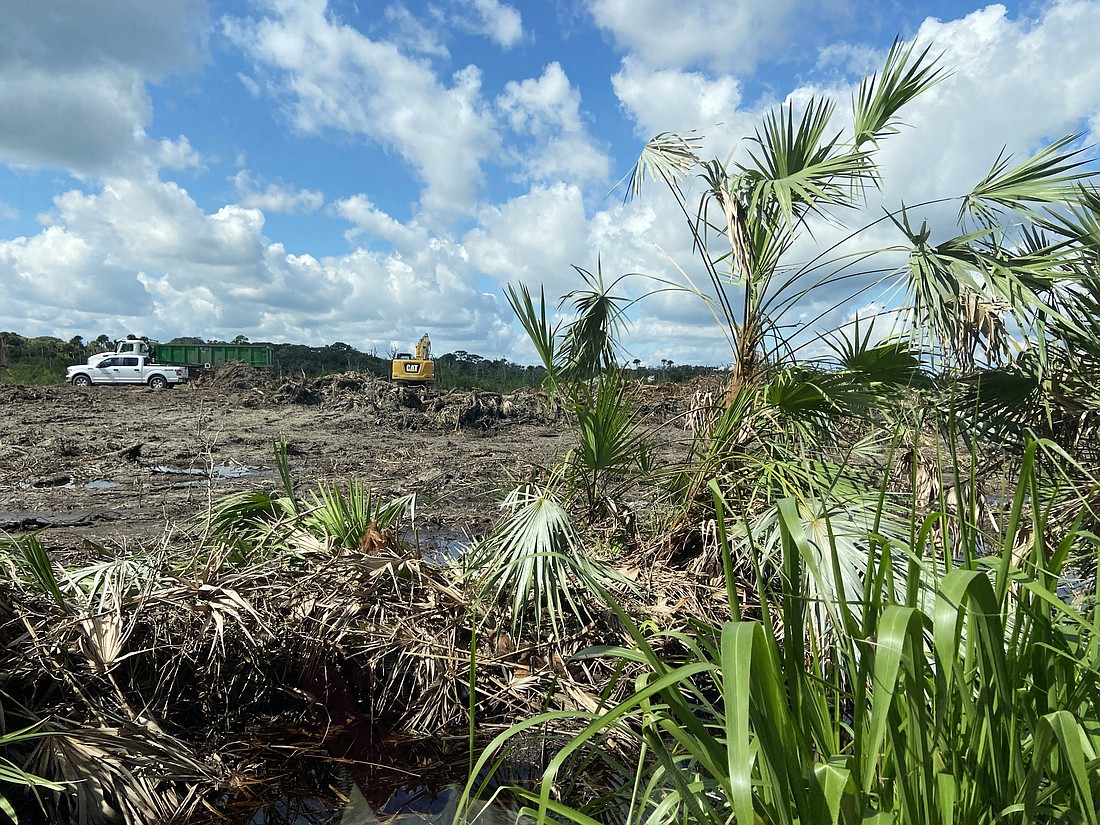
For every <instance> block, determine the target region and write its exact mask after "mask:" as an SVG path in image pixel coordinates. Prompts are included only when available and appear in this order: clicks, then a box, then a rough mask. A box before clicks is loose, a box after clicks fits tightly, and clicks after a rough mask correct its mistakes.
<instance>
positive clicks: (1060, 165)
mask: <svg viewBox="0 0 1100 825" xmlns="http://www.w3.org/2000/svg"><path fill="white" fill-rule="evenodd" d="M1080 138H1081V135H1079V134H1071V135H1066V136H1065V137H1063V138H1061V139H1059V140H1056V141H1054V143H1051V144H1050V145H1049V146H1044V147H1043V148H1042V149H1040V150H1039V151H1038V152H1036V153H1035V154H1034V155H1032V156H1031V157H1030V158H1028V159H1027V160H1025V161H1023V162H1022V163H1019V164H1017V165H1016V166H1011V165H1010V164H1011V161H1012V158H1011V156H1009V155H1006V154H1005V153H1004V152H1003V151H1002V152H1001V154H999V155H998V156H997V160H996V161H995V162H994V164H993V167H992V168H991V169H990V170H989V172H988V173H987V174H986V176H985V177H984V178H982V180H981V181H980V182H979V183H978V185H977V186H975V187H974V188H973V189H972V190H971V191H970V194H968V195H967V196H966V197H965V198H964V199H963V203H962V206H961V207H960V209H959V219H960V220H962V218H963V216H964V215H966V214H969V215H970V216H971V217H973V218H974V219H975V220H977V221H978V222H979V223H981V224H983V225H989V226H992V225H995V224H996V222H997V220H998V215H999V213H1000V210H1001V209H1008V210H1012V211H1016V212H1020V213H1023V214H1025V215H1035V214H1036V212H1035V210H1034V209H1033V207H1034V206H1036V205H1039V204H1055V203H1056V204H1075V203H1077V202H1078V199H1079V198H1080V197H1081V195H1082V188H1081V186H1080V184H1081V182H1082V181H1085V180H1088V179H1089V178H1091V177H1092V173H1091V172H1090V171H1089V170H1088V168H1087V166H1088V163H1089V159H1088V158H1087V157H1085V156H1084V151H1085V149H1084V147H1080V146H1079V147H1077V148H1070V147H1072V146H1073V144H1075V143H1077V141H1078V140H1080Z"/></svg>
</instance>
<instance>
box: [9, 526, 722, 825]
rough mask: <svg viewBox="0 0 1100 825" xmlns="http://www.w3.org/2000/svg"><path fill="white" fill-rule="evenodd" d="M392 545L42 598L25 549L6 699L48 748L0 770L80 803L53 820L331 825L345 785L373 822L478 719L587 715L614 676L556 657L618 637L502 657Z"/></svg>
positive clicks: (466, 606)
mask: <svg viewBox="0 0 1100 825" xmlns="http://www.w3.org/2000/svg"><path fill="white" fill-rule="evenodd" d="M389 544H390V546H391V547H393V548H394V549H393V550H391V549H386V548H375V552H366V551H349V550H347V549H340V548H333V547H332V546H331V545H326V544H324V543H320V544H318V543H316V542H312V543H311V542H308V541H306V542H302V543H300V544H297V545H295V546H294V547H293V548H292V552H291V554H290V555H289V556H288V557H286V558H281V559H279V560H278V561H277V562H276V560H274V559H265V560H256V562H254V563H250V564H244V563H240V562H239V561H238V562H236V563H235V562H233V561H232V560H231V559H229V558H226V557H223V556H220V555H218V554H217V553H211V554H209V555H206V556H205V557H193V558H191V559H189V560H185V559H182V558H180V557H178V556H171V557H169V556H168V555H167V554H166V553H165V552H164V551H163V550H162V551H159V552H158V551H155V550H152V551H150V550H142V551H138V552H134V553H132V554H130V555H126V556H122V557H119V556H117V555H114V557H112V558H106V557H104V558H97V559H95V560H93V561H92V562H91V563H89V564H88V565H87V566H85V567H83V568H80V569H70V570H69V572H68V575H67V576H66V577H65V578H64V579H62V580H61V582H60V587H59V588H57V589H54V588H51V587H44V585H45V584H46V582H47V581H48V577H46V578H41V577H38V578H36V577H35V576H34V575H33V572H32V571H33V566H34V565H33V562H34V558H35V550H34V547H33V544H29V545H28V544H24V545H23V547H22V552H21V553H20V555H19V556H18V557H17V556H15V555H13V556H11V557H12V558H13V559H16V558H17V559H18V560H17V562H16V563H15V564H14V565H13V566H12V567H11V568H10V569H9V571H8V572H9V574H10V575H9V576H8V577H6V578H7V581H6V582H5V583H4V585H3V586H4V589H5V590H6V591H7V592H6V596H5V598H4V599H3V604H5V605H6V606H7V609H6V612H5V614H4V615H3V616H0V638H2V640H3V642H4V646H3V653H2V654H0V659H2V661H0V672H3V673H4V679H3V684H2V686H0V690H2V695H3V707H4V709H5V714H6V716H7V722H8V726H9V729H12V728H15V727H22V726H25V725H28V724H35V723H36V724H39V725H41V726H42V727H41V729H42V730H43V731H49V732H50V735H49V736H46V737H45V738H41V739H31V740H28V741H27V742H26V743H25V744H24V745H22V746H16V747H15V748H13V749H10V750H9V751H8V753H9V755H17V756H19V755H21V757H22V759H25V762H24V764H25V765H26V766H27V767H28V768H29V769H32V770H33V771H34V772H35V773H36V774H38V775H40V776H45V777H51V778H54V779H59V780H62V781H72V782H73V784H72V785H71V786H70V787H69V788H67V789H66V790H65V791H64V792H62V793H58V794H50V793H47V794H46V796H45V798H46V799H47V809H48V810H49V811H50V814H49V816H50V817H51V818H50V819H49V821H51V822H74V823H98V822H125V823H146V822H148V823H152V822H169V821H172V822H189V823H195V822H206V821H211V822H213V821H219V822H241V823H245V822H250V821H256V820H254V819H252V817H253V816H254V815H255V811H257V810H258V809H260V808H268V810H269V813H268V814H267V818H266V819H264V820H263V821H265V822H271V823H274V822H284V821H285V822H291V821H297V820H293V819H291V818H287V819H285V820H284V819H281V818H278V815H277V813H276V812H275V808H273V807H270V806H272V805H273V804H274V802H275V801H276V800H280V799H283V800H285V799H288V798H298V797H303V796H309V797H318V798H328V799H329V800H330V802H331V804H333V805H337V803H338V800H339V792H338V791H335V790H333V788H334V787H341V783H344V784H346V779H347V776H346V775H345V774H350V776H351V778H352V779H353V780H354V781H355V782H356V783H357V784H358V785H359V787H361V788H363V789H364V791H367V792H368V793H370V792H371V791H373V793H374V794H376V795H378V796H377V798H376V799H372V802H375V803H376V804H378V805H381V804H382V803H384V802H385V800H386V796H387V794H388V793H389V792H392V790H393V786H392V785H391V786H390V787H388V789H387V787H386V784H385V780H384V777H383V780H382V781H380V774H379V770H378V766H379V764H386V763H390V764H393V763H394V762H395V757H394V753H393V752H392V751H394V749H397V750H400V751H401V755H400V757H399V758H396V762H399V763H400V764H404V765H406V766H407V767H409V768H412V767H413V766H415V767H416V770H417V772H418V774H419V775H418V776H417V778H416V782H417V783H419V784H424V783H426V782H427V783H430V782H432V781H435V780H433V779H432V777H433V776H435V777H436V780H437V781H439V782H440V783H442V782H446V781H452V782H453V781H455V779H456V778H458V779H461V778H462V776H461V772H459V774H458V775H457V776H456V774H455V773H454V772H453V771H452V770H451V768H450V767H449V764H454V763H458V764H462V763H463V760H464V759H465V755H466V750H465V747H466V745H465V742H466V740H465V736H466V733H467V730H468V725H469V722H470V713H471V712H472V713H473V714H474V716H475V719H476V722H477V725H478V727H479V729H481V730H483V731H489V732H491V731H493V730H497V729H499V728H500V727H502V726H506V725H508V724H510V723H512V722H514V721H515V720H516V719H522V718H528V717H529V716H531V715H533V714H535V713H537V712H538V711H539V710H544V709H561V710H571V711H577V710H580V711H595V710H596V709H597V707H599V706H600V704H601V701H602V700H601V697H600V690H601V689H602V687H603V686H605V685H606V684H607V682H608V680H609V678H610V676H611V669H612V667H613V663H602V664H601V663H599V662H594V661H589V662H583V661H571V660H570V656H571V654H572V653H574V652H576V651H577V650H580V649H581V648H583V647H586V646H589V645H593V644H616V643H621V642H622V641H624V637H623V636H622V630H621V628H620V627H619V625H618V624H617V622H616V620H615V619H614V618H613V617H612V616H610V615H607V614H604V613H597V614H594V617H593V620H592V621H591V622H590V623H589V624H588V625H587V626H580V625H577V626H575V627H574V628H573V631H572V633H571V634H570V635H568V636H567V637H566V638H565V639H564V640H561V639H559V640H558V641H556V642H554V641H550V640H547V639H544V638H539V637H538V635H537V634H535V635H534V636H531V637H528V638H525V639H514V638H513V637H512V636H511V635H510V634H509V632H508V630H507V628H506V626H505V625H504V624H502V620H501V617H499V616H497V615H495V614H494V613H493V612H491V611H486V610H485V609H484V607H483V606H477V605H475V604H474V603H473V600H472V598H471V594H470V592H469V591H468V590H467V589H466V588H465V587H464V586H463V584H462V580H461V577H460V576H456V571H455V570H454V569H453V568H448V567H444V566H440V565H437V564H430V563H427V562H424V561H423V560H421V559H420V558H419V557H418V556H416V555H415V554H409V553H407V552H402V551H401V550H400V549H399V548H398V547H397V546H396V545H395V544H393V543H389ZM8 549H9V550H12V549H14V548H13V547H10V546H9V548H8ZM100 551H102V553H100V554H99V555H103V556H107V555H108V553H107V552H106V551H105V550H103V548H100ZM395 551H396V552H395ZM92 552H93V553H95V548H92ZM650 585H652V582H650ZM631 592H632V593H634V594H635V595H634V596H633V597H631V601H633V602H634V606H635V609H636V611H637V614H638V615H639V616H646V617H650V618H652V617H654V616H658V615H661V614H662V612H663V613H664V614H666V618H671V614H672V613H673V612H675V611H674V610H673V609H671V608H670V607H666V608H665V610H664V611H662V610H661V609H660V605H661V604H665V605H667V604H668V600H667V599H666V598H664V596H665V594H664V591H662V590H661V588H659V587H658V588H657V590H656V591H654V590H653V589H652V588H651V589H649V591H648V592H649V596H643V595H642V594H643V593H646V592H647V591H646V589H645V588H643V589H641V590H632V591H631ZM658 592H659V595H654V593H658ZM675 596H676V599H678V600H679V601H680V602H681V603H683V602H686V601H687V600H689V599H691V600H693V601H695V600H699V599H702V601H703V602H707V601H710V600H712V599H713V600H717V601H720V594H717V593H709V592H705V589H704V590H699V591H697V592H693V593H676V594H675ZM639 598H641V599H643V600H645V599H646V598H654V599H656V600H657V601H656V602H655V603H650V604H642V603H641V602H639V601H638V599H639ZM682 606H683V605H682V604H681V608H682ZM698 609H699V605H698V604H694V605H692V610H693V611H696V610H698ZM684 615H685V616H686V612H685V613H684ZM471 669H473V672H476V678H471V673H472V670H471ZM471 687H472V688H473V691H474V695H473V696H472V697H471V695H470V690H471ZM605 698H606V697H605ZM539 735H540V736H544V737H545V736H551V737H555V736H561V735H562V731H561V730H558V731H551V730H542V731H540V733H539ZM536 738H537V737H536ZM417 743H419V748H418V749H417V752H416V753H415V754H414V755H412V756H410V749H412V748H414V747H416V744H417ZM549 750H550V752H552V751H553V748H550V749H549ZM426 753H431V754H432V756H431V757H430V758H429V757H427V756H425V754H426ZM528 757H530V754H528ZM528 757H525V759H526V758H528ZM531 758H533V757H531ZM537 767H538V765H537V761H535V762H529V763H528V764H526V765H524V766H523V768H524V769H525V770H533V769H535V768H537ZM382 774H383V775H384V774H385V771H382ZM401 779H402V777H400V776H399V777H398V780H401ZM77 780H79V781H77ZM394 781H396V780H394ZM29 821H32V822H33V821H35V820H34V818H33V816H32V817H31V818H30V819H29ZM309 821H320V820H309Z"/></svg>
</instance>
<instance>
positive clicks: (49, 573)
mask: <svg viewBox="0 0 1100 825" xmlns="http://www.w3.org/2000/svg"><path fill="white" fill-rule="evenodd" d="M0 550H2V551H5V552H10V553H13V554H14V555H15V557H16V558H17V559H18V566H19V569H20V572H22V573H26V574H27V575H28V576H29V579H30V581H31V582H33V583H34V585H35V586H36V587H37V588H38V589H39V590H40V591H41V592H43V593H45V594H47V595H48V596H50V598H52V599H53V600H54V602H55V603H56V604H57V606H58V607H60V608H61V609H62V610H63V611H65V612H66V613H70V612H72V606H71V605H70V604H69V600H68V599H67V598H66V597H65V594H64V593H62V591H61V584H60V583H59V581H58V577H57V572H56V571H55V570H54V566H53V561H52V560H51V559H50V554H49V551H48V550H47V549H46V546H45V545H44V544H43V543H42V541H41V539H39V538H38V533H37V532H35V533H30V534H28V535H26V536H21V537H18V538H13V537H10V536H7V535H6V534H5V535H4V536H0Z"/></svg>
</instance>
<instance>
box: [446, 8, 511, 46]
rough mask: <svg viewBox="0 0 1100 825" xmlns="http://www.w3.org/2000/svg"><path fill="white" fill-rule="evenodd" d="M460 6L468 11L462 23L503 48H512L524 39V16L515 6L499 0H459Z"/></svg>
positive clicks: (461, 17) (461, 18)
mask: <svg viewBox="0 0 1100 825" xmlns="http://www.w3.org/2000/svg"><path fill="white" fill-rule="evenodd" d="M457 5H458V7H459V8H460V9H462V11H464V12H466V15H465V16H461V14H462V12H460V18H459V20H460V23H461V24H462V25H464V27H466V28H469V29H470V30H471V31H473V32H475V33H477V34H483V35H485V36H486V37H488V38H489V39H490V40H492V41H493V42H494V43H496V44H497V45H498V46H500V47H501V48H502V49H511V48H513V47H514V46H516V45H517V44H519V42H520V41H521V40H523V18H522V16H521V15H520V13H519V12H518V11H517V10H516V9H515V8H514V7H513V6H509V5H506V4H504V3H501V2H499V0H459V2H458V4H457Z"/></svg>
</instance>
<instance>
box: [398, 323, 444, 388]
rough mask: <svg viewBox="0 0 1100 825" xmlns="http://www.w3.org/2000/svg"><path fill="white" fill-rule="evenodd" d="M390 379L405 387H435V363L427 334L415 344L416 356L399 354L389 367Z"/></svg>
mask: <svg viewBox="0 0 1100 825" xmlns="http://www.w3.org/2000/svg"><path fill="white" fill-rule="evenodd" d="M390 378H391V379H392V380H393V381H394V382H396V383H398V384H401V385H402V386H406V387H432V386H435V361H433V360H432V342H431V341H430V340H429V339H428V334H427V333H424V336H423V337H422V338H421V339H420V340H419V341H417V343H416V354H415V355H414V354H413V353H411V352H399V353H397V357H396V358H394V359H393V362H392V363H391V365H390Z"/></svg>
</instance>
